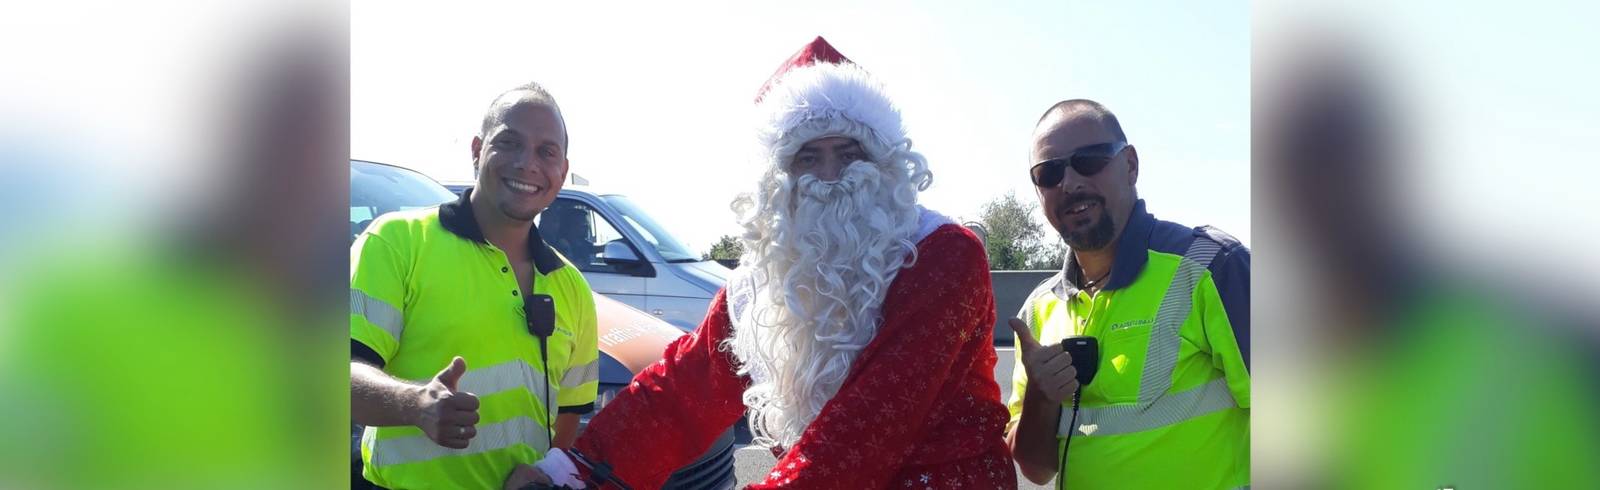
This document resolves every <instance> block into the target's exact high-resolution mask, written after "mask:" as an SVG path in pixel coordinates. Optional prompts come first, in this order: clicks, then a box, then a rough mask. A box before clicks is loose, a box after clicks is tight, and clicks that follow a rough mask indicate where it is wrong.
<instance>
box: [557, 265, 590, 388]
mask: <svg viewBox="0 0 1600 490" xmlns="http://www.w3.org/2000/svg"><path fill="white" fill-rule="evenodd" d="M576 289H581V291H578V292H576V293H575V294H572V295H570V298H571V299H570V301H576V302H577V303H578V305H577V306H578V307H577V308H576V309H575V310H576V312H577V316H578V321H577V322H576V329H575V330H576V331H574V332H573V340H572V344H571V346H572V353H571V357H569V358H568V359H571V361H569V362H568V363H567V371H566V372H565V373H563V374H562V375H561V388H560V390H559V391H558V392H557V394H556V406H558V407H561V408H560V412H561V413H576V414H585V413H589V412H593V411H594V402H595V398H596V397H597V396H598V393H599V390H600V343H599V335H600V334H599V331H598V330H599V322H598V320H597V317H596V313H595V307H594V293H592V292H591V291H590V290H589V288H588V287H580V288H576Z"/></svg>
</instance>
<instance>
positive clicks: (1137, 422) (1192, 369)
mask: <svg viewBox="0 0 1600 490" xmlns="http://www.w3.org/2000/svg"><path fill="white" fill-rule="evenodd" d="M1068 257H1069V258H1068V261H1067V263H1066V266H1065V267H1064V270H1063V272H1062V273H1058V274H1056V275H1055V276H1054V277H1051V278H1050V279H1047V280H1045V281H1044V282H1043V283H1041V284H1040V285H1039V287H1038V288H1036V289H1035V290H1034V291H1033V293H1032V294H1030V295H1029V298H1028V300H1027V301H1026V302H1025V303H1024V305H1023V307H1022V311H1021V312H1020V313H1019V314H1018V318H1021V319H1022V320H1023V321H1025V322H1027V323H1028V325H1029V327H1030V328H1032V330H1033V334H1034V335H1035V336H1036V338H1038V339H1039V341H1040V342H1041V343H1044V344H1046V345H1049V344H1051V343H1054V342H1058V341H1060V340H1061V339H1063V338H1065V337H1068V336H1073V335H1088V336H1091V337H1095V338H1096V339H1097V341H1098V343H1099V345H1100V366H1099V369H1098V373H1097V374H1096V376H1095V379H1094V380H1093V381H1092V382H1090V383H1089V384H1088V385H1087V386H1084V387H1083V391H1082V395H1081V400H1080V410H1079V413H1078V418H1077V424H1076V425H1072V424H1071V421H1072V402H1071V401H1070V400H1068V401H1067V402H1066V403H1064V404H1063V407H1062V411H1061V421H1060V426H1059V428H1058V430H1057V434H1056V435H1057V437H1058V439H1059V440H1060V441H1061V442H1060V443H1058V444H1059V447H1058V449H1057V451H1058V452H1057V453H1056V454H1057V460H1058V461H1059V460H1060V456H1061V452H1060V451H1067V453H1066V458H1067V459H1066V467H1065V468H1064V469H1063V468H1057V469H1058V470H1061V471H1063V473H1062V474H1060V475H1058V476H1057V486H1058V487H1065V488H1072V489H1096V488H1205V489H1209V488H1237V487H1244V486H1248V485H1249V483H1250V373H1249V367H1248V362H1249V328H1250V323H1249V322H1250V320H1249V318H1250V316H1249V315H1250V313H1249V297H1250V296H1249V295H1250V288H1249V280H1250V259H1249V250H1248V249H1247V248H1245V247H1244V246H1243V245H1241V244H1240V243H1239V242H1238V241H1237V240H1235V239H1234V238H1232V237H1230V236H1228V235H1226V234H1224V233H1222V232H1220V231H1217V230H1215V229H1213V228H1210V227H1200V228H1189V227H1185V226H1182V225H1178V224H1176V223H1171V222H1166V221H1159V220H1156V219H1155V217H1154V216H1152V215H1150V214H1149V213H1147V212H1146V211H1145V207H1144V201H1139V202H1138V203H1137V204H1136V205H1135V208H1134V210H1133V212H1132V213H1131V215H1130V218H1129V220H1128V224H1127V226H1126V227H1125V229H1124V231H1123V234H1122V238H1121V240H1120V241H1119V243H1118V245H1117V254H1116V259H1115V262H1114V263H1113V264H1112V268H1111V275H1110V276H1109V278H1108V280H1107V281H1106V282H1105V286H1104V287H1103V288H1102V289H1101V290H1100V291H1099V292H1098V293H1096V294H1092V295H1091V294H1089V293H1088V292H1085V291H1082V290H1080V289H1079V288H1078V286H1079V285H1080V284H1082V277H1081V270H1080V269H1078V267H1077V264H1076V262H1075V259H1073V258H1072V257H1071V254H1068ZM1017 355H1018V359H1017V366H1018V367H1017V368H1016V369H1015V370H1014V376H1013V388H1014V389H1013V391H1012V396H1011V400H1010V404H1009V408H1010V410H1011V418H1012V424H1013V425H1014V424H1016V422H1017V421H1018V420H1019V419H1020V418H1021V414H1022V396H1023V393H1025V392H1026V389H1027V382H1028V378H1027V373H1026V372H1025V370H1023V369H1022V368H1021V365H1022V361H1021V352H1020V351H1018V353H1017ZM1069 431H1070V432H1072V437H1071V442H1070V444H1071V448H1070V449H1069V448H1067V447H1066V444H1067V440H1068V438H1067V434H1068V433H1069Z"/></svg>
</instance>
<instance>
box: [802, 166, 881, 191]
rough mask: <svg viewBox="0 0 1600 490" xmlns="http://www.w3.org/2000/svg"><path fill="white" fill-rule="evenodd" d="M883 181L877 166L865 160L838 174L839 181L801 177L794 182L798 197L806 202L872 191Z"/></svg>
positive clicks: (847, 167)
mask: <svg viewBox="0 0 1600 490" xmlns="http://www.w3.org/2000/svg"><path fill="white" fill-rule="evenodd" d="M882 181H883V172H882V171H879V170H878V166H877V165H876V164H873V163H872V162H868V161H865V160H856V161H855V162H852V163H850V165H848V166H846V167H845V168H844V171H843V172H840V175H839V180H832V181H827V180H822V179H820V178H817V176H815V175H811V174H805V175H801V176H800V178H799V179H798V180H797V181H796V186H797V187H798V189H799V190H800V196H801V197H802V198H804V199H808V200H820V201H831V200H834V199H839V198H841V197H843V196H848V195H851V194H855V193H857V192H860V191H862V190H867V191H872V190H875V189H877V188H878V185H879V184H881V183H882Z"/></svg>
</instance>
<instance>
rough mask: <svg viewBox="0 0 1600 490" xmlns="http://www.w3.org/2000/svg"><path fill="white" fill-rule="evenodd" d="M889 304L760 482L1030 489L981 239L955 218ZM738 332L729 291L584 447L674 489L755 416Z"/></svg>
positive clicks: (621, 398) (643, 480)
mask: <svg viewBox="0 0 1600 490" xmlns="http://www.w3.org/2000/svg"><path fill="white" fill-rule="evenodd" d="M882 311H883V317H884V318H883V324H882V325H881V326H880V327H879V329H878V332H877V335H876V337H874V338H873V340H872V342H870V343H869V344H867V346H866V348H865V349H863V350H862V351H861V353H860V355H859V357H857V358H856V360H855V364H854V365H853V366H851V371H850V374H849V376H848V377H847V378H846V379H845V381H844V384H843V385H842V386H840V388H839V391H838V393H837V394H835V395H834V396H833V398H832V399H831V400H829V401H828V403H827V404H826V405H825V406H824V407H823V409H822V412H821V413H820V414H819V415H818V416H817V418H816V419H815V420H814V421H812V423H811V425H810V426H808V427H807V428H806V430H805V432H804V433H803V434H802V435H801V438H800V440H799V441H798V442H797V443H796V444H795V445H794V446H793V447H790V448H788V450H787V451H786V452H785V453H783V454H782V455H781V457H780V458H779V459H778V462H777V464H776V465H775V466H774V467H773V469H772V471H771V472H769V473H768V474H767V476H766V479H765V480H763V481H761V482H759V483H756V484H753V485H750V486H749V487H747V488H761V489H765V488H786V489H788V488H829V489H837V488H848V489H865V488H896V489H903V488H1016V485H1017V483H1016V473H1015V470H1014V469H1013V467H1012V459H1011V452H1010V450H1009V449H1008V448H1007V446H1006V443H1005V425H1006V421H1007V420H1008V418H1009V415H1008V414H1007V412H1006V408H1005V405H1004V404H1002V403H1001V401H1000V387H999V385H998V384H996V383H995V380H994V364H995V351H994V342H993V326H994V323H995V316H994V294H993V292H992V290H991V288H990V284H989V266H988V261H987V259H986V258H985V255H984V250H983V245H982V244H981V242H979V241H978V239H977V237H976V236H974V235H973V234H972V232H970V231H968V230H967V229H966V228H963V227H961V226H958V225H955V224H946V225H943V226H939V227H938V228H936V229H935V230H933V231H932V232H931V233H929V234H928V235H927V236H926V237H924V238H923V239H922V240H920V241H919V242H918V243H917V261H916V263H915V264H914V265H912V266H911V267H909V268H906V269H904V270H901V271H900V272H899V274H898V275H897V276H896V277H895V279H894V282H893V283H892V284H891V285H890V287H889V290H888V293H887V295H886V296H885V297H884V300H883V307H882ZM732 332H733V327H732V323H731V321H730V319H729V315H728V304H727V291H726V290H724V291H721V292H719V293H718V294H717V297H716V298H715V299H714V300H713V301H712V303H711V308H710V311H708V312H707V314H706V318H705V320H704V322H703V323H701V324H700V327H699V328H698V329H696V330H695V331H694V333H692V334H690V335H686V336H684V337H682V338H680V339H678V340H677V341H676V342H674V343H672V344H671V345H670V346H668V347H667V350H666V353H665V355H664V356H663V358H662V360H661V361H660V362H658V363H656V364H655V365H653V366H651V367H649V368H647V369H645V370H644V371H641V372H640V373H639V374H638V376H636V377H634V379H633V382H632V383H631V384H630V385H629V386H628V387H627V388H626V389H624V390H623V391H622V392H621V393H619V394H618V396H617V398H616V399H615V400H614V401H612V402H611V403H610V404H609V405H607V406H606V408H605V410H603V411H601V412H600V414H598V415H596V416H595V418H594V419H593V420H591V421H590V423H589V427H588V429H586V430H585V432H584V434H583V436H582V437H580V438H579V439H578V441H577V444H576V446H575V447H576V448H577V449H578V450H579V451H581V452H582V453H583V454H584V455H585V456H586V457H587V458H588V459H589V460H591V461H603V462H605V463H607V464H609V465H611V467H612V471H613V473H614V474H615V475H616V476H617V477H619V478H621V479H622V481H624V482H627V483H628V484H629V485H630V486H632V487H634V488H656V487H659V486H661V484H662V483H663V482H665V481H666V479H667V477H668V476H670V475H671V473H672V471H673V470H674V469H676V468H679V467H681V466H683V465H685V464H688V463H689V461H690V460H691V459H692V458H694V457H695V456H697V455H699V454H701V453H702V452H704V451H705V450H706V449H707V448H708V447H710V444H711V442H712V441H713V440H714V439H715V438H716V437H717V436H719V435H721V433H722V432H723V431H724V430H726V429H727V428H728V427H729V426H731V425H732V424H733V423H735V422H736V421H738V419H739V417H740V416H741V415H743V414H744V413H745V406H744V403H743V401H742V399H741V395H742V394H743V392H744V390H745V388H746V387H747V386H748V385H749V382H750V381H749V379H748V378H747V377H744V376H740V375H738V374H737V372H736V367H737V360H736V359H735V357H734V355H733V353H732V352H729V351H727V350H725V349H723V342H724V341H725V340H727V339H728V338H729V337H730V336H731V334H732ZM585 476H587V475H585Z"/></svg>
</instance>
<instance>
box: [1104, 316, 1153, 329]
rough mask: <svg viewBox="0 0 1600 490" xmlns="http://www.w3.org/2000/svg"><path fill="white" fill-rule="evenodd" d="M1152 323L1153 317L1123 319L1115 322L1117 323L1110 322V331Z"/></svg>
mask: <svg viewBox="0 0 1600 490" xmlns="http://www.w3.org/2000/svg"><path fill="white" fill-rule="evenodd" d="M1152 323H1155V319H1153V318H1141V319H1138V320H1128V321H1125V322H1117V323H1113V324H1111V331H1113V332H1115V331H1118V330H1124V329H1129V328H1133V327H1143V326H1146V325H1149V324H1152Z"/></svg>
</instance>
